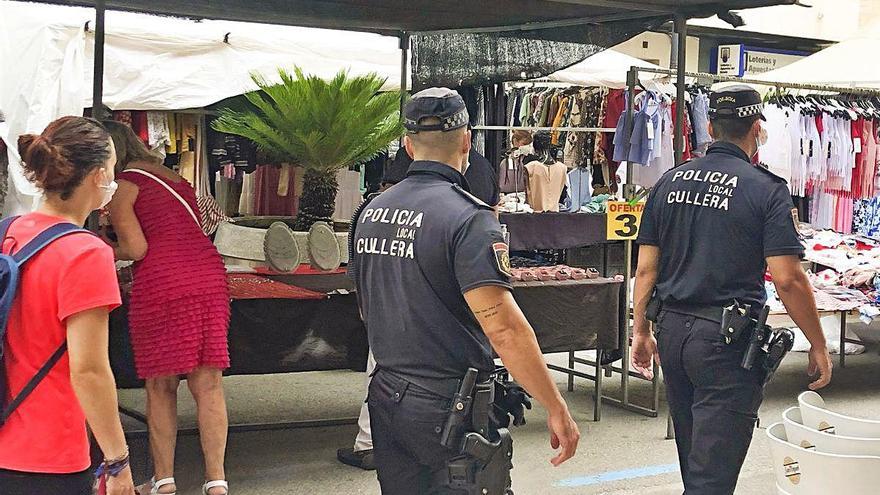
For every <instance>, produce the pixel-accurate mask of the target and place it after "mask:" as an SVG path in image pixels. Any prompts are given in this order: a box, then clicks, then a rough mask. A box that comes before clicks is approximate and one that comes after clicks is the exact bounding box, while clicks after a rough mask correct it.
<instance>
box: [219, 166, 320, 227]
mask: <svg viewBox="0 0 880 495" xmlns="http://www.w3.org/2000/svg"><path fill="white" fill-rule="evenodd" d="M282 168H284V167H279V166H275V165H260V166H258V167H257V172H256V177H255V182H254V190H255V193H256V205H255V209H256V214H257V215H261V216H296V210H297V200H298V199H299V194H297V188H296V181H297V177H299V176H302V175H303V174H302V169H300V168H299V167H291V166H289V165H288V166H286V168H288V169H289V171H288V172H287V173H286V174H285V175H286V177H285V178H286V180H285V185H286V193H287V194H285V195H279V194H278V188H279V186H280V184H281V176H282ZM218 200H219V198H218Z"/></svg>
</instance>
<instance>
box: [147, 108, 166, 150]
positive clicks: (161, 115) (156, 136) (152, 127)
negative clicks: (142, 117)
mask: <svg viewBox="0 0 880 495" xmlns="http://www.w3.org/2000/svg"><path fill="white" fill-rule="evenodd" d="M147 131H148V134H149V143H148V146H149V148H150V149H151V150H155V149H157V148H160V147H161V149H162V152H163V153H164V152H165V148H166V147H167V146H168V144H170V143H171V131H170V130H169V128H168V114H167V113H165V112H147Z"/></svg>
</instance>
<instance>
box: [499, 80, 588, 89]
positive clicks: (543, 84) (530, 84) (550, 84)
mask: <svg viewBox="0 0 880 495" xmlns="http://www.w3.org/2000/svg"><path fill="white" fill-rule="evenodd" d="M506 85H507V87H508V88H513V89H520V88H523V89H531V88H547V89H550V88H553V89H566V88H572V87H578V86H577V85H576V84H571V83H566V82H556V81H540V80H538V81H522V82H510V83H506ZM584 87H586V86H584Z"/></svg>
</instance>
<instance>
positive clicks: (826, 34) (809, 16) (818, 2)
mask: <svg viewBox="0 0 880 495" xmlns="http://www.w3.org/2000/svg"><path fill="white" fill-rule="evenodd" d="M803 3H805V4H808V5H811V6H812V7H811V8H806V7H800V6H797V5H783V6H776V7H763V8H759V9H748V10H743V11H741V12H740V15H741V16H742V18H743V20H744V21H745V23H746V25H745V26H743V27H741V28H739V29H742V30H746V31H755V32H759V33H766V34H776V35H782V36H795V37H802V38H815V39H823V40H830V41H841V40H844V39H847V38H852V37H856V36H867V35H880V0H803ZM688 24H692V25H697V26H707V27H716V28H722V29H730V28H731V26H730V25H729V24H727V23H726V22H724V21H721V20H720V19H718V18H717V17H710V18H708V19H692V20H690V21H688Z"/></svg>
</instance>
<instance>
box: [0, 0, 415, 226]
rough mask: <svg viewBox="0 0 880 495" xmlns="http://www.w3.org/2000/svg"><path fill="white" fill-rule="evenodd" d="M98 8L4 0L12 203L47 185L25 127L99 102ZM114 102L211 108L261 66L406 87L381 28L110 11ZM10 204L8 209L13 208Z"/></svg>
mask: <svg viewBox="0 0 880 495" xmlns="http://www.w3.org/2000/svg"><path fill="white" fill-rule="evenodd" d="M94 16H95V12H94V10H93V9H89V8H81V7H60V6H56V5H43V4H37V3H24V2H7V1H0V67H4V70H0V109H2V111H3V113H4V114H5V117H6V123H5V124H4V126H3V127H4V128H3V129H0V138H2V139H4V140H6V141H7V143H9V144H10V146H8V148H9V152H10V153H11V156H10V174H9V175H10V177H11V179H10V180H11V181H12V184H11V185H10V186H11V187H10V188H9V191H10V194H9V197H8V200H9V201H7V203H8V204H9V206H10V207H15V205H16V203H17V202H18V203H27V205H28V206H27V208H25V210H27V209H29V208H30V206H31V205H32V204H33V201H34V198H36V197H37V196H38V192H37V190H36V189H35V188H34V186H33V185H31V184H30V183H28V182H27V180H26V179H25V178H24V176H23V174H22V173H20V164H19V159H18V158H19V157H17V156H16V154H15V150H16V149H17V147H16V146H14V145H13V144H14V143H15V141H16V139H17V136H19V135H20V134H24V133H28V132H41V131H42V130H43V129H44V128H45V127H46V125H48V124H49V122H51V121H52V120H54V119H56V118H58V117H59V116H62V115H82V114H83V109H84V108H87V107H90V106H91V99H92V77H93V67H92V66H93V59H94V57H93V54H92V52H93V50H94V33H92V32H91V27H89V31H87V25H89V23H91V24H92V25H93V24H94ZM104 59H105V63H104V67H105V73H104V91H103V95H104V96H103V99H104V104H105V105H107V106H108V107H110V108H111V109H126V110H182V109H189V108H201V107H205V106H208V105H210V104H212V103H216V102H218V101H220V100H223V99H225V98H229V97H232V96H237V95H240V94H242V93H245V92H248V91H252V90H254V89H256V86H255V85H254V84H253V82H252V80H251V78H250V74H251V72H253V71H256V72H260V73H262V74H265V75H266V76H268V77H269V78H270V80H271V79H272V77H274V76H276V75H277V69H278V68H279V67H286V68H292V67H293V66H294V65H299V66H300V67H302V68H303V69H304V70H305V71H306V72H307V73H310V74H316V75H319V76H321V77H332V76H334V75H335V74H336V73H337V72H338V71H339V70H342V69H348V70H350V71H351V72H352V73H353V74H366V73H368V72H376V73H378V74H379V75H380V76H382V77H385V78H387V83H386V85H385V88H384V89H386V90H394V89H398V88H399V87H400V50H399V47H398V40H397V39H396V38H391V37H387V36H380V35H377V34H372V33H362V32H348V31H332V30H326V29H313V28H298V27H291V26H279V25H259V24H252V23H244V22H230V21H207V20H206V21H194V20H191V19H180V18H170V17H159V16H155V15H147V14H138V13H132V12H108V13H107V22H106V40H105V53H104ZM7 211H8V210H7Z"/></svg>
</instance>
